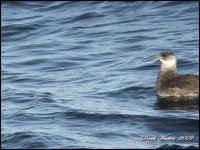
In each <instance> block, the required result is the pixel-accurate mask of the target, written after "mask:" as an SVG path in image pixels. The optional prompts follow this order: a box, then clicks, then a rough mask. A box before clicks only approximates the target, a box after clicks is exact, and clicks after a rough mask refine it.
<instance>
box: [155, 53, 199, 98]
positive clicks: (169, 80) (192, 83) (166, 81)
mask: <svg viewBox="0 0 200 150" xmlns="http://www.w3.org/2000/svg"><path fill="white" fill-rule="evenodd" d="M157 60H160V61H161V67H160V72H159V75H158V78H157V82H156V88H157V94H158V95H159V96H160V97H198V96H199V76H197V75H192V74H179V73H178V72H177V69H176V57H175V56H174V55H173V53H171V52H162V53H160V55H158V56H157Z"/></svg>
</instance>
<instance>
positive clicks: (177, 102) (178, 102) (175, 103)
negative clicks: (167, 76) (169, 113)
mask: <svg viewBox="0 0 200 150" xmlns="http://www.w3.org/2000/svg"><path fill="white" fill-rule="evenodd" d="M155 105H156V107H157V108H158V109H177V110H198V109H199V97H198V98H190V97H187V98H160V97H157V102H156V103H155Z"/></svg>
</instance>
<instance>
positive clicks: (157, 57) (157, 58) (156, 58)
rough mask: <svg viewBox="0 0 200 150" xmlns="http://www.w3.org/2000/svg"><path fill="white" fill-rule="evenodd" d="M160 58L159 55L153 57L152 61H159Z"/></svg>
mask: <svg viewBox="0 0 200 150" xmlns="http://www.w3.org/2000/svg"><path fill="white" fill-rule="evenodd" d="M161 58H162V57H161V56H160V55H157V56H155V57H154V60H160V59H161Z"/></svg>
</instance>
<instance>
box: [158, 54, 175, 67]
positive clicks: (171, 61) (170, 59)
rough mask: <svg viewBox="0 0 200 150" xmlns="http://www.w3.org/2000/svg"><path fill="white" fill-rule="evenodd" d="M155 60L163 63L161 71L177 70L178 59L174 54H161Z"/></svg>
mask: <svg viewBox="0 0 200 150" xmlns="http://www.w3.org/2000/svg"><path fill="white" fill-rule="evenodd" d="M155 60H160V61H161V70H169V69H176V57H175V56H174V54H173V53H172V52H167V51H165V52H161V53H160V54H159V55H157V56H156V57H155Z"/></svg>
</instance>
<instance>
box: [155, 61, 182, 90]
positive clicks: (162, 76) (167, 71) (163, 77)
mask: <svg viewBox="0 0 200 150" xmlns="http://www.w3.org/2000/svg"><path fill="white" fill-rule="evenodd" d="M177 75H178V73H177V69H176V66H173V67H170V68H166V67H165V68H162V65H161V68H160V72H159V75H158V78H157V84H156V86H157V88H158V87H160V86H162V84H163V83H165V82H167V81H169V80H171V79H174V78H176V77H177Z"/></svg>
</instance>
